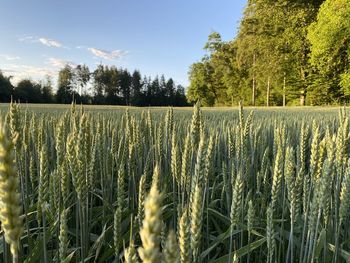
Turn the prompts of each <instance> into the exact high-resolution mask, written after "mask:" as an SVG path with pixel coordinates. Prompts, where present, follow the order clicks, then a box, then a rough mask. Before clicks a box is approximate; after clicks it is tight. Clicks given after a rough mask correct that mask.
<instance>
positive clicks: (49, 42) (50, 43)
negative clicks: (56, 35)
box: [38, 37, 62, 47]
mask: <svg viewBox="0 0 350 263" xmlns="http://www.w3.org/2000/svg"><path fill="white" fill-rule="evenodd" d="M38 40H39V42H40V43H41V44H43V45H45V46H48V47H62V44H61V43H60V42H58V41H57V40H53V39H49V38H45V37H41V38H39V39H38Z"/></svg>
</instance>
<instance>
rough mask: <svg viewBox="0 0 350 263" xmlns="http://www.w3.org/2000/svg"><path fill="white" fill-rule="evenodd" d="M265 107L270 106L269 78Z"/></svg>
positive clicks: (268, 80)
mask: <svg viewBox="0 0 350 263" xmlns="http://www.w3.org/2000/svg"><path fill="white" fill-rule="evenodd" d="M266 106H267V107H269V106H270V77H269V78H268V79H267V91H266Z"/></svg>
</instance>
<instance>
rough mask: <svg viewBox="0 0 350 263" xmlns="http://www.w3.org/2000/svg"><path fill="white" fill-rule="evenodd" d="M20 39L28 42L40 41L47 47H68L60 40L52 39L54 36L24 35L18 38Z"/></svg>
mask: <svg viewBox="0 0 350 263" xmlns="http://www.w3.org/2000/svg"><path fill="white" fill-rule="evenodd" d="M18 40H19V41H21V42H26V43H40V44H43V45H45V46H47V47H55V48H67V49H68V47H66V46H64V45H63V44H62V43H61V42H60V41H58V40H55V39H52V38H47V37H36V36H27V35H25V36H23V37H20V38H18Z"/></svg>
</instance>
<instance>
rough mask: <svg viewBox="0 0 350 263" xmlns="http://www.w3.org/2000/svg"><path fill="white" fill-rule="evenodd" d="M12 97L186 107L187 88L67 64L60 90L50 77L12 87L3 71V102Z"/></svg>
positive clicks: (0, 96)
mask: <svg viewBox="0 0 350 263" xmlns="http://www.w3.org/2000/svg"><path fill="white" fill-rule="evenodd" d="M11 97H12V98H13V99H14V100H18V101H21V102H24V103H27V102H28V103H66V104H68V103H71V102H72V101H73V100H74V101H76V102H77V103H84V104H107V105H132V106H186V105H188V104H187V100H186V96H185V89H184V87H182V86H181V85H176V84H175V82H174V80H173V79H172V78H169V79H166V78H165V76H164V75H161V76H160V77H159V76H156V77H155V78H153V79H151V78H150V77H148V78H146V77H144V78H142V76H141V73H140V72H139V71H138V70H135V71H133V72H132V73H130V72H129V71H128V70H127V69H123V68H117V67H115V66H106V65H98V66H97V68H96V69H95V70H94V71H92V72H91V71H90V69H89V68H88V67H87V66H86V65H77V66H76V67H72V66H70V65H65V66H64V67H63V68H62V69H61V70H60V71H59V72H58V79H57V91H56V93H55V92H54V88H53V84H52V81H51V79H50V78H47V79H46V80H44V81H41V82H40V83H39V82H35V81H32V80H29V79H23V80H21V81H20V82H18V83H17V85H15V86H13V85H12V84H11V77H6V76H4V75H3V74H2V73H1V71H0V102H9V101H10V100H11Z"/></svg>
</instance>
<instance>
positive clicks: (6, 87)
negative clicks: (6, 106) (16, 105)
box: [0, 71, 13, 102]
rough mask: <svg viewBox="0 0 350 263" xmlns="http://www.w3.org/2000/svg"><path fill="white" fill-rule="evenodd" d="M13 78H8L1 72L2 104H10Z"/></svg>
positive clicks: (0, 93) (0, 90)
mask: <svg viewBox="0 0 350 263" xmlns="http://www.w3.org/2000/svg"><path fill="white" fill-rule="evenodd" d="M10 79H11V77H6V76H4V75H3V74H2V72H1V71H0V102H10V101H11V96H12V95H13V86H12V84H11V81H10Z"/></svg>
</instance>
